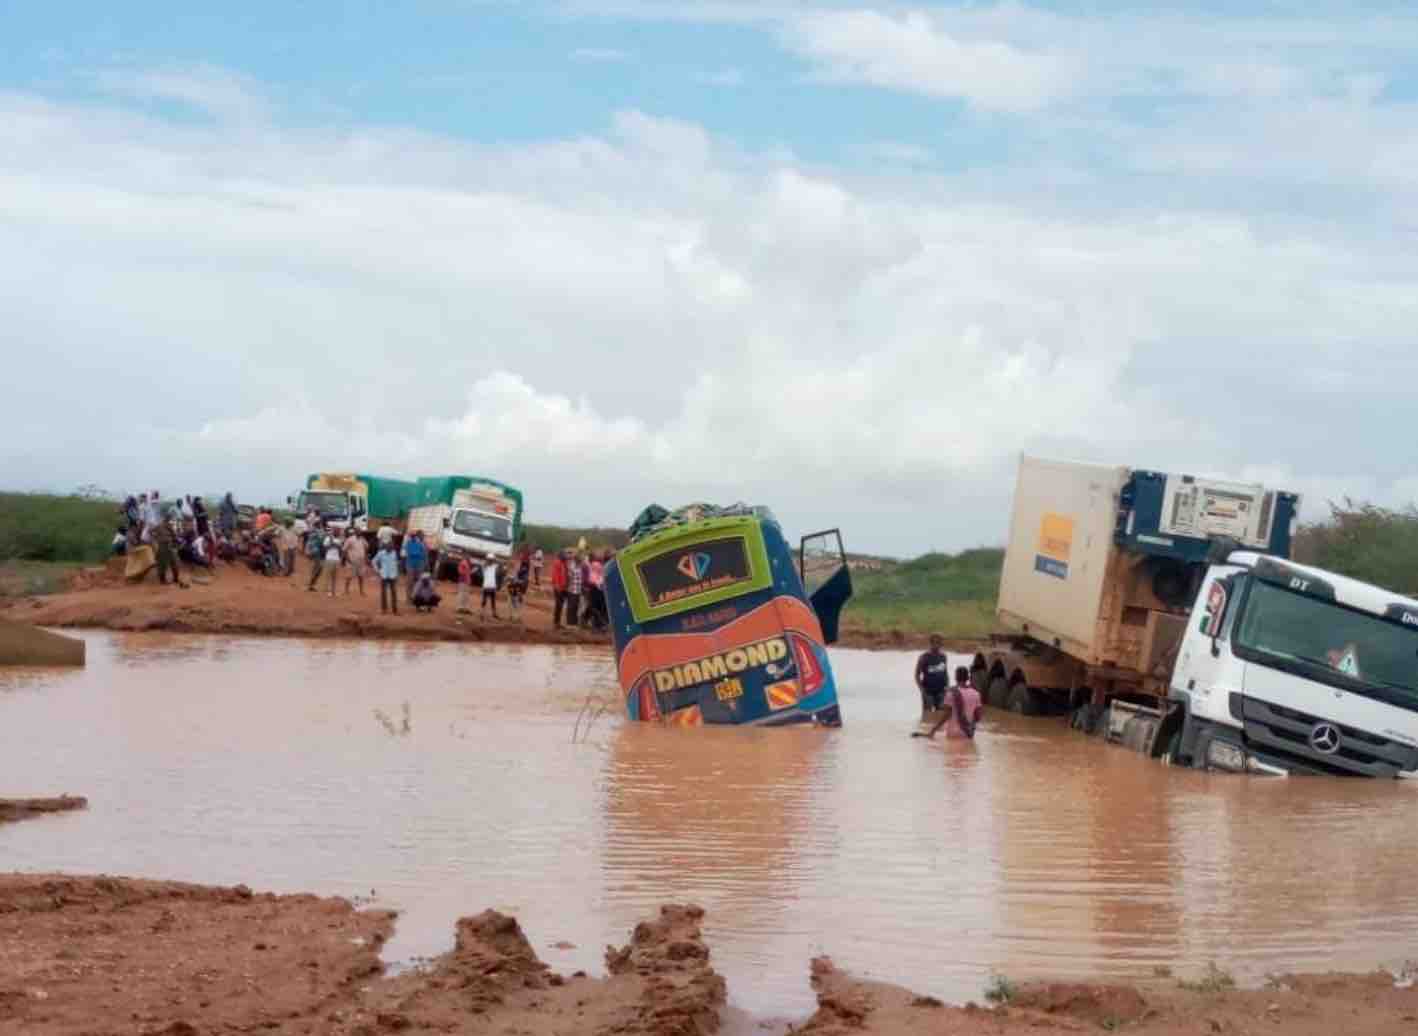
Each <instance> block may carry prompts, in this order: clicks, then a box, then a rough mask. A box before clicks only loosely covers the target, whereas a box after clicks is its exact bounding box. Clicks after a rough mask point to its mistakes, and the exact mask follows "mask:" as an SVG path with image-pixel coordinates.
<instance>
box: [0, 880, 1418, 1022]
mask: <svg viewBox="0 0 1418 1036" xmlns="http://www.w3.org/2000/svg"><path fill="white" fill-rule="evenodd" d="M702 918H703V912H702V911H700V910H699V909H698V908H697V907H692V906H665V907H662V908H661V909H660V913H659V916H658V917H656V918H654V919H652V920H649V921H645V922H642V923H641V924H639V925H637V926H636V928H635V932H634V934H633V935H632V937H631V941H630V943H629V944H627V945H626V946H624V947H620V948H615V947H608V948H607V950H606V969H607V975H606V977H605V978H601V979H593V978H588V977H587V976H585V975H583V974H581V973H577V974H575V975H571V976H562V975H558V974H556V973H554V972H552V971H551V969H550V968H548V967H547V966H546V965H545V964H543V963H542V962H541V961H540V960H538V959H537V956H536V954H535V953H534V952H533V950H532V947H531V944H530V943H529V942H528V940H527V937H526V935H525V934H524V933H523V931H522V929H521V927H520V926H519V925H518V924H517V921H516V920H515V919H514V918H511V917H508V916H506V915H503V914H499V913H497V912H496V911H485V912H484V913H481V914H478V915H477V916H476V917H465V918H463V919H462V920H460V921H458V922H457V927H456V943H455V946H454V948H453V949H452V950H450V951H449V952H448V953H446V954H444V955H443V956H442V957H439V958H438V959H436V960H434V961H431V962H430V963H429V964H428V965H427V966H425V967H422V968H419V969H417V970H413V971H408V972H405V973H403V974H400V975H396V976H393V977H384V976H383V974H382V971H383V969H382V967H381V965H380V962H379V948H380V946H381V945H382V943H383V942H384V941H385V939H387V938H388V936H389V934H390V932H391V930H392V928H393V924H394V915H393V914H391V913H389V912H388V911H358V910H356V909H355V908H354V907H353V906H352V905H351V904H350V903H348V902H346V901H345V900H343V899H322V898H318V897H315V896H304V895H302V896H274V895H269V894H258V893H253V892H252V891H251V890H250V889H248V888H246V887H245V886H240V885H239V886H237V887H236V888H210V887H205V886H198V885H184V884H179V883H175V882H159V881H138V880H132V879H126V878H107V877H98V878H94V877H62V876H58V875H21V874H10V875H0V1032H4V1033H11V1032H14V1033H25V1034H26V1036H80V1034H99V1033H101V1034H103V1036H207V1034H216V1033H273V1034H297V1033H300V1034H327V1033H328V1034H334V1036H382V1034H385V1033H408V1034H411V1036H412V1034H433V1033H465V1032H466V1033H499V1034H500V1033H516V1034H521V1036H569V1034H572V1033H575V1034H587V1036H659V1034H666V1036H707V1034H709V1033H713V1032H715V1031H716V1030H717V1029H718V1027H719V1021H720V1011H721V1009H722V1008H723V1007H724V1004H725V999H726V990H725V985H724V980H723V979H722V978H721V977H720V976H719V975H718V974H717V973H716V972H715V971H714V970H713V968H712V967H711V965H710V962H709V949H708V947H707V946H706V945H705V943H704V940H703V937H702V935H701V931H700V923H701V920H702ZM812 984H813V987H814V988H815V989H816V991H817V997H818V1009H817V1011H816V1012H815V1013H814V1014H813V1015H812V1017H811V1018H809V1019H807V1020H806V1021H804V1022H803V1023H802V1024H801V1025H799V1026H797V1027H794V1028H793V1029H792V1030H791V1031H792V1032H793V1033H795V1034H797V1036H848V1034H850V1036H906V1034H908V1033H910V1034H924V1036H987V1034H989V1036H1024V1034H1045V1033H1088V1032H1100V1031H1104V1032H1111V1031H1121V1032H1128V1033H1134V1034H1136V1036H1192V1034H1198V1036H1210V1034H1214V1033H1222V1034H1236V1036H1240V1034H1245V1033H1251V1034H1256V1033H1284V1034H1286V1036H1331V1034H1333V1033H1339V1032H1343V1033H1351V1034H1355V1036H1358V1034H1360V1033H1362V1034H1364V1036H1400V1034H1402V1036H1412V1034H1413V1033H1414V1032H1418V989H1415V988H1413V986H1412V984H1411V983H1395V980H1394V978H1393V976H1391V975H1388V974H1386V973H1376V974H1373V975H1357V976H1356V975H1323V976H1309V977H1287V978H1282V979H1277V980H1275V982H1274V983H1273V985H1272V987H1270V988H1267V989H1263V990H1235V989H1225V988H1222V989H1218V990H1216V991H1213V992H1199V991H1196V990H1187V989H1182V988H1180V987H1179V986H1177V985H1176V984H1175V983H1168V984H1167V986H1166V988H1160V987H1159V988H1155V989H1154V988H1151V987H1148V988H1145V989H1138V988H1134V987H1132V986H1093V985H1078V984H1067V985H1064V984H1053V985H1034V986H1024V987H1022V988H1021V989H1019V990H1018V991H1016V992H1015V993H1014V995H1013V997H1012V999H1011V1000H1010V1002H1009V1004H1008V1005H1007V1006H1004V1007H1000V1008H998V1009H994V1010H989V1009H985V1008H981V1007H978V1006H976V1005H974V1004H967V1005H966V1006H964V1007H952V1006H947V1005H945V1004H942V1003H941V1002H940V1001H939V1000H936V999H933V998H931V997H923V996H916V995H913V994H912V993H910V992H908V991H906V990H904V989H900V988H898V987H895V986H889V985H884V984H881V983H876V982H864V981H861V980H858V979H855V978H853V977H852V976H850V975H847V974H845V973H843V972H840V971H838V970H837V969H836V968H835V967H833V965H832V962H831V961H830V960H829V959H827V958H819V959H817V960H815V961H813V962H812ZM1400 985H1403V986H1406V988H1399V987H1400ZM766 1028H767V1026H766V1025H765V1030H766ZM777 1028H778V1029H779V1031H781V1027H777Z"/></svg>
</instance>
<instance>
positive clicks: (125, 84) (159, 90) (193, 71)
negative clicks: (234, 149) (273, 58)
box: [97, 65, 269, 120]
mask: <svg viewBox="0 0 1418 1036" xmlns="http://www.w3.org/2000/svg"><path fill="white" fill-rule="evenodd" d="M97 78H98V82H99V85H100V86H102V87H103V88H104V89H106V90H109V91H111V92H113V93H118V94H126V95H128V96H130V97H136V98H139V99H142V100H148V101H172V102H176V103H177V104H181V105H185V106H187V107H189V108H194V109H196V110H198V111H201V112H204V113H205V114H207V115H211V116H214V117H217V118H221V119H239V120H252V119H257V118H261V117H264V116H265V115H267V114H269V107H268V105H267V103H266V101H265V99H264V97H263V95H262V91H261V90H260V89H259V87H257V85H256V84H255V83H254V82H253V81H252V80H250V79H248V78H246V77H245V76H239V75H237V74H235V73H233V72H230V71H228V70H226V69H223V68H215V67H213V66H211V65H189V66H172V67H167V68H154V69H120V68H109V69H105V70H103V71H102V72H100V73H99V74H98V77H97Z"/></svg>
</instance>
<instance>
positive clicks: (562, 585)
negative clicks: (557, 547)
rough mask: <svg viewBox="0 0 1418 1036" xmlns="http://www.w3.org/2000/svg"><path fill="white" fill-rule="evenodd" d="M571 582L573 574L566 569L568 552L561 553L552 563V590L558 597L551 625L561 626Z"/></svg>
mask: <svg viewBox="0 0 1418 1036" xmlns="http://www.w3.org/2000/svg"><path fill="white" fill-rule="evenodd" d="M570 581H571V573H570V572H569V571H567V568H566V552H565V551H561V552H559V553H558V554H557V555H556V558H555V560H553V561H552V563H551V590H552V593H554V594H555V595H556V607H554V608H553V609H552V613H551V624H552V626H553V627H557V626H560V625H561V613H562V612H563V611H564V610H565V609H566V587H567V584H568V583H569V582H570Z"/></svg>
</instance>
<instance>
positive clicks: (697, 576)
mask: <svg viewBox="0 0 1418 1036" xmlns="http://www.w3.org/2000/svg"><path fill="white" fill-rule="evenodd" d="M636 573H637V575H638V576H639V578H640V584H641V586H643V587H644V588H645V600H646V602H647V603H648V604H649V606H650V607H651V608H658V607H660V606H662V605H667V604H674V603H675V602H678V601H686V600H689V599H691V598H694V597H699V596H700V595H702V594H707V593H710V592H711V591H714V590H724V589H726V588H729V587H732V586H734V585H735V584H736V583H748V582H749V581H750V580H751V579H752V577H753V568H752V566H751V565H750V564H749V560H748V544H747V543H746V542H745V541H744V538H743V537H742V536H725V537H723V538H722V539H714V540H707V541H704V542H700V543H695V544H693V545H692V546H689V547H682V548H677V549H674V550H667V551H665V552H664V553H662V554H655V555H653V556H651V557H648V558H645V559H644V560H643V561H641V562H640V563H639V564H638V565H636ZM722 597H723V595H720V599H722Z"/></svg>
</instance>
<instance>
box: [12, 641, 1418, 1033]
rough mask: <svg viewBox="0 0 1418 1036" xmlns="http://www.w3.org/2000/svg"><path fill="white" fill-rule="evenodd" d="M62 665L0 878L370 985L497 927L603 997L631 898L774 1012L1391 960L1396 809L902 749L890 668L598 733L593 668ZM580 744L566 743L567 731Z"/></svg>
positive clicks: (1349, 794) (1384, 799)
mask: <svg viewBox="0 0 1418 1036" xmlns="http://www.w3.org/2000/svg"><path fill="white" fill-rule="evenodd" d="M84 639H85V640H87V641H88V666H87V668H86V669H85V670H83V671H81V672H43V671H25V672H22V673H10V674H6V673H0V793H3V794H5V795H14V796H23V795H31V794H33V795H42V794H51V793H53V794H57V793H58V792H60V791H68V792H71V793H74V794H83V795H86V796H87V797H88V799H89V808H88V809H87V810H86V811H83V812H78V813H70V814H63V815H56V816H46V817H41V818H38V819H35V820H30V821H27V822H26V823H24V824H16V825H5V826H0V869H16V870H23V871H36V872H38V871H65V872H70V873H98V872H108V873H114V874H126V875H137V876H143V877H148V878H161V879H173V880H185V881H199V882H206V883H215V884H231V885H234V884H238V883H241V882H246V883H249V884H252V885H256V884H259V885H260V886H261V887H262V888H268V889H272V890H275V891H291V892H294V891H314V892H319V893H324V894H337V895H344V896H349V897H357V898H358V900H359V901H360V902H364V901H372V902H373V903H375V904H377V905H379V906H382V907H389V908H394V909H397V910H399V911H400V918H399V922H398V926H397V929H396V932H395V935H394V937H393V938H392V939H391V941H390V942H389V944H388V945H387V946H386V947H385V952H384V956H385V959H386V960H388V961H397V962H408V961H415V960H417V959H418V958H421V957H433V956H436V955H437V954H439V953H442V952H443V951H445V950H447V949H448V947H449V945H450V938H449V918H452V917H459V916H463V915H467V914H470V913H476V912H478V911H481V910H483V909H484V908H487V907H495V908H497V909H499V910H502V911H504V912H506V913H510V914H515V915H516V916H517V917H518V918H519V919H520V921H521V922H522V924H523V926H524V928H525V930H526V931H527V933H528V935H529V937H530V938H531V940H532V942H533V945H534V946H535V948H536V951H537V953H538V955H539V956H540V957H541V958H542V959H543V960H545V961H546V962H547V963H548V964H550V965H551V966H552V967H554V968H556V969H558V970H562V971H566V972H570V971H574V970H577V969H584V970H587V971H589V972H591V973H592V974H598V973H601V972H602V971H603V963H602V953H603V951H604V948H605V946H606V945H607V944H608V943H612V942H618V941H621V940H623V938H624V933H625V932H626V931H627V930H628V929H630V928H631V927H633V926H634V924H635V923H636V922H637V921H638V920H639V919H641V918H643V917H645V916H647V915H649V914H651V913H653V911H654V910H655V909H657V908H658V905H659V904H661V903H664V902H670V901H692V902H697V903H700V904H702V905H703V906H704V907H705V908H706V910H707V918H706V922H705V938H706V941H707V942H708V944H709V946H710V947H711V948H712V951H713V955H714V956H713V961H714V966H715V968H716V969H717V970H718V971H719V972H720V973H721V974H723V975H724V976H725V978H726V979H727V980H728V987H729V989H730V993H731V998H732V1000H733V1002H734V1004H735V1005H736V1006H737V1007H740V1008H743V1009H746V1010H748V1011H751V1012H753V1013H754V1014H755V1015H760V1016H762V1015H771V1016H780V1017H783V1016H800V1015H802V1014H805V1013H806V1012H808V1011H809V1010H811V1008H812V1006H813V1004H814V998H813V994H812V991H811V989H810V987H809V985H808V981H807V974H806V968H805V962H806V961H808V960H809V959H810V958H812V957H814V956H816V955H818V954H823V953H828V954H831V956H832V957H833V958H834V960H835V961H836V962H837V963H838V965H839V966H841V967H843V968H846V969H850V970H851V971H853V972H855V973H857V974H860V975H864V976H870V977H876V978H881V979H885V980H889V981H891V982H895V983H899V984H902V985H905V986H908V987H910V988H912V989H915V990H918V991H920V992H922V993H929V994H933V995H935V996H938V997H941V998H942V999H946V1000H953V1001H959V1000H964V999H969V998H977V997H978V996H979V994H980V992H981V990H982V988H983V987H984V985H985V983H986V981H987V980H988V977H989V975H990V974H991V973H995V972H997V973H1003V974H1007V975H1009V976H1011V977H1013V978H1016V979H1024V978H1029V977H1032V976H1046V977H1050V978H1059V979H1069V978H1078V979H1086V980H1089V981H1099V980H1106V979H1120V980H1138V979H1146V978H1148V977H1150V976H1152V974H1153V970H1154V968H1158V967H1167V968H1172V969H1173V970H1175V971H1176V972H1177V973H1178V974H1182V973H1185V972H1187V971H1197V970H1200V969H1201V968H1203V967H1204V966H1205V964H1206V963H1207V962H1209V961H1213V960H1214V961H1216V962H1217V963H1218V964H1219V965H1220V966H1222V967H1224V968H1228V969H1230V970H1232V971H1234V972H1235V974H1236V975H1237V976H1238V977H1239V978H1242V979H1250V980H1254V981H1259V980H1260V979H1261V978H1262V977H1263V976H1264V975H1265V974H1266V973H1268V972H1270V971H1276V970H1286V971H1295V970H1304V971H1323V970H1327V969H1331V968H1336V969H1343V970H1362V969H1365V968H1368V967H1373V966H1376V965H1382V964H1389V965H1393V964H1397V963H1399V962H1401V961H1402V960H1403V959H1404V958H1405V957H1413V956H1418V943H1416V942H1415V939H1414V937H1413V935H1412V933H1413V931H1415V924H1418V883H1414V882H1413V881H1412V872H1413V871H1412V861H1413V859H1415V855H1418V784H1415V783H1413V782H1401V783H1369V782H1364V783H1360V782H1331V781H1305V780H1291V781H1285V780H1274V781H1272V780H1246V779H1240V778H1230V777H1223V776H1209V775H1204V774H1195V773H1189V772H1185V771H1173V770H1167V769H1164V768H1162V767H1160V766H1157V765H1156V764H1153V763H1149V762H1147V761H1146V760H1143V759H1141V758H1138V757H1135V756H1132V755H1129V754H1127V753H1125V752H1123V751H1121V750H1115V749H1110V748H1107V747H1105V746H1102V745H1099V744H1097V743H1096V742H1091V741H1086V740H1084V739H1083V738H1082V737H1081V736H1079V735H1075V734H1072V733H1071V732H1069V731H1068V730H1066V729H1065V728H1064V727H1063V725H1062V724H1061V723H1060V722H1058V721H1051V720H1028V719H1020V718H1016V717H1009V716H1001V715H999V714H998V713H990V714H989V716H988V718H987V720H986V722H985V724H984V726H983V728H982V730H981V732H980V736H979V739H978V742H977V744H976V745H974V746H958V745H955V744H951V745H942V744H940V743H927V742H921V741H913V740H911V739H910V738H909V737H908V736H907V734H908V733H909V730H910V729H911V724H912V722H913V718H914V713H915V709H916V699H915V695H914V691H913V689H912V688H911V684H910V669H911V664H912V657H911V656H909V655H894V654H879V653H867V652H853V651H842V652H838V653H837V654H836V655H835V656H834V657H835V659H836V664H837V667H838V673H839V678H840V683H841V685H842V687H843V688H844V690H843V710H844V714H845V717H846V723H847V726H846V727H845V728H844V729H842V730H840V731H813V730H785V731H701V732H692V731H689V732H680V731H669V730H662V729H659V728H645V727H637V726H631V725H628V724H624V723H622V722H621V720H620V718H619V716H618V715H617V714H615V713H614V712H612V713H610V714H607V715H605V716H603V717H602V718H600V719H599V720H598V721H597V722H596V723H595V725H594V726H593V727H592V730H591V734H590V737H589V738H588V739H587V740H585V741H584V742H583V743H577V744H573V743H572V736H571V735H572V728H573V725H574V724H575V722H576V719H577V715H578V712H579V710H580V709H581V707H582V705H583V703H584V702H585V700H586V698H587V695H588V694H603V695H608V696H609V695H613V694H614V693H615V691H614V684H613V675H612V672H611V666H610V663H609V659H608V656H607V654H606V653H605V652H604V651H601V650H596V649H580V648H550V647H540V646H519V645H504V646H473V645H456V644H407V643H398V642H390V641H384V642H378V643H364V642H343V641H318V642H301V641H280V640H264V639H263V640H232V639H223V638H215V637H211V638H209V637H193V636H188V637H180V636H165V635H160V634H127V635H124V634H98V633H95V634H85V635H84ZM583 726H584V724H583Z"/></svg>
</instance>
